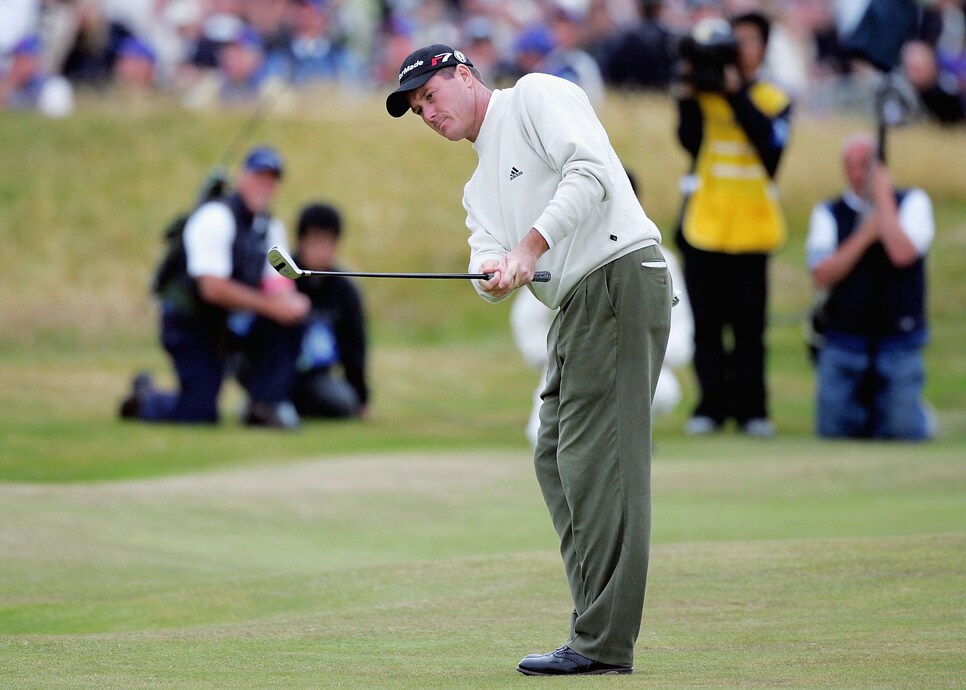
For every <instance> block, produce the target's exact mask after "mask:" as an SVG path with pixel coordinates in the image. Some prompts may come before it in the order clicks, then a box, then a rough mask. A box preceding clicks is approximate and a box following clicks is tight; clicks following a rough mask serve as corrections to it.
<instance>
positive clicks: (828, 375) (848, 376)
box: [816, 342, 934, 441]
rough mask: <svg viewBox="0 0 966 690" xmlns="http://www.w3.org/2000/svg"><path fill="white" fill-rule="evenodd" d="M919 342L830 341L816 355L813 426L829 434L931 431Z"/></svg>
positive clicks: (917, 437)
mask: <svg viewBox="0 0 966 690" xmlns="http://www.w3.org/2000/svg"><path fill="white" fill-rule="evenodd" d="M924 382H925V367H924V365H923V361H922V348H921V347H920V346H919V345H918V344H917V345H897V344H888V345H882V344H875V343H873V344H872V346H870V347H867V348H864V349H855V348H850V347H842V346H840V345H837V344H836V343H834V342H828V343H827V344H826V345H825V346H824V347H822V349H821V351H820V352H819V355H818V404H817V420H816V425H817V432H818V435H819V436H824V437H827V438H877V439H902V440H909V441H921V440H925V439H928V438H931V437H932V436H933V431H934V430H933V422H932V416H931V413H930V412H929V411H928V409H927V408H926V405H925V402H924V401H923V398H922V389H923V384H924Z"/></svg>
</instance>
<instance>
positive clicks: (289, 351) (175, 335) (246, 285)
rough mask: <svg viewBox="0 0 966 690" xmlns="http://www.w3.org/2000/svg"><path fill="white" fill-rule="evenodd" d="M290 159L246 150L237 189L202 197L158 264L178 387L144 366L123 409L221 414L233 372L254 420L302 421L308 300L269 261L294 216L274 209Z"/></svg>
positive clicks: (206, 416) (286, 425)
mask: <svg viewBox="0 0 966 690" xmlns="http://www.w3.org/2000/svg"><path fill="white" fill-rule="evenodd" d="M283 174H284V166H283V163H282V159H281V157H280V156H279V154H278V153H277V152H276V151H275V150H274V149H272V148H269V147H265V146H259V147H254V148H252V149H251V150H250V151H249V152H248V154H247V155H246V156H245V160H244V162H243V164H242V169H241V172H240V174H239V177H238V184H237V190H236V191H235V192H233V193H231V194H230V195H228V196H226V197H220V198H216V199H212V200H210V201H207V202H205V203H203V204H202V205H201V206H200V207H199V208H198V209H197V210H195V211H194V213H192V214H191V215H190V216H189V217H188V219H187V222H186V224H185V225H184V229H183V234H182V236H181V238H180V239H178V240H177V241H176V242H175V244H174V245H173V249H174V251H173V252H172V253H170V254H169V255H168V256H167V257H166V261H165V262H164V264H163V266H164V267H166V269H167V270H163V271H159V274H158V275H159V276H163V279H159V280H156V284H155V291H156V293H157V295H158V297H159V298H160V300H161V343H162V345H163V346H164V348H165V350H166V351H167V352H168V355H169V356H170V357H171V363H172V365H173V367H174V370H175V373H176V375H177V377H178V389H177V390H174V391H162V390H159V389H157V388H155V387H154V384H153V382H152V380H151V377H150V375H148V374H146V373H141V374H138V375H137V376H136V377H135V378H134V381H133V383H132V385H131V391H130V393H129V395H128V396H127V398H125V399H124V400H123V401H122V403H121V406H120V416H121V418H122V419H131V420H139V421H143V422H176V423H182V424H214V423H217V422H218V421H219V418H220V415H219V409H218V397H219V394H220V392H221V386H222V383H223V381H224V379H225V377H226V376H229V375H231V374H234V375H235V377H236V378H237V379H238V381H239V383H241V385H242V386H243V387H244V388H245V390H246V391H247V393H248V398H249V399H248V404H247V407H246V409H245V411H244V413H243V417H242V421H243V423H244V424H245V425H247V426H260V427H270V428H276V429H295V428H297V427H298V425H299V419H298V414H297V413H296V412H295V409H294V407H293V406H292V403H291V396H292V393H293V389H294V385H295V373H296V372H295V358H296V354H297V352H298V348H299V343H300V342H301V338H302V320H303V319H304V318H305V316H306V314H307V313H308V310H309V300H308V298H306V297H305V296H304V295H301V294H299V293H298V292H296V291H295V286H294V285H293V284H292V281H290V280H288V279H286V278H282V277H281V276H280V275H279V274H278V273H277V272H276V271H275V269H273V268H272V266H271V265H270V264H269V263H268V258H267V254H268V250H269V248H270V247H272V246H273V245H278V246H280V247H283V248H286V247H287V246H288V242H287V239H286V234H285V225H284V224H283V223H282V221H281V220H280V219H279V218H277V217H275V216H274V215H273V214H272V211H271V205H272V204H273V203H274V201H275V198H276V195H277V193H278V187H279V183H280V182H281V180H282V176H283Z"/></svg>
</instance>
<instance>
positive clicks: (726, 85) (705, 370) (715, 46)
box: [675, 12, 791, 438]
mask: <svg viewBox="0 0 966 690" xmlns="http://www.w3.org/2000/svg"><path fill="white" fill-rule="evenodd" d="M769 28H770V23H769V21H768V19H767V18H766V17H765V16H764V15H762V14H760V13H757V12H750V13H745V14H741V15H738V16H736V17H734V18H733V19H732V20H731V22H730V25H729V22H727V21H725V20H722V19H716V18H709V19H704V20H702V21H701V22H699V23H698V24H697V25H696V26H695V28H694V31H693V32H692V34H691V35H689V36H688V37H687V38H686V39H684V40H683V41H682V43H681V46H680V51H681V57H682V61H683V64H682V66H681V70H680V74H681V77H682V80H681V81H680V82H679V83H677V84H676V85H675V93H676V96H677V104H678V118H679V119H678V140H679V142H680V144H681V146H682V147H683V148H684V149H685V150H686V151H687V152H688V153H689V154H690V156H691V159H692V163H691V171H690V174H689V175H687V176H686V177H685V178H684V179H683V180H682V190H683V191H684V193H685V197H684V204H683V207H682V212H681V218H680V226H679V229H678V233H677V240H678V246H679V247H680V248H681V251H682V255H683V259H684V276H685V280H686V282H687V287H688V296H689V297H690V299H691V306H692V308H693V310H694V324H695V335H694V370H695V374H696V376H697V379H698V385H699V400H698V404H697V405H696V406H695V408H694V411H693V413H692V416H691V419H690V420H688V423H687V425H686V427H685V431H686V433H688V434H689V435H692V436H698V435H705V434H710V433H713V432H715V431H717V430H718V429H720V428H721V427H722V425H723V424H724V423H725V422H726V421H727V420H729V419H734V420H735V422H736V423H737V424H738V428H739V430H740V431H741V433H744V434H747V435H750V436H757V437H764V438H768V437H771V436H773V435H774V433H775V431H774V426H773V424H772V422H771V419H770V418H769V412H768V395H767V387H766V382H765V357H766V346H765V322H766V314H767V304H768V258H769V255H770V254H771V253H772V252H774V251H775V250H777V249H778V248H779V247H781V246H782V244H783V243H784V241H785V220H784V216H783V215H782V210H781V207H780V206H779V204H778V199H777V189H776V186H775V183H774V179H775V175H776V173H777V171H778V164H779V161H780V160H781V156H782V154H783V153H784V150H785V144H786V143H787V141H788V135H789V126H790V119H791V102H790V100H789V98H788V96H787V95H786V94H785V93H784V92H783V91H782V90H781V89H780V88H778V87H777V86H775V85H774V84H771V83H769V82H767V81H764V80H762V79H760V78H759V70H760V69H761V66H762V63H763V61H764V57H765V50H766V48H767V45H768V36H769Z"/></svg>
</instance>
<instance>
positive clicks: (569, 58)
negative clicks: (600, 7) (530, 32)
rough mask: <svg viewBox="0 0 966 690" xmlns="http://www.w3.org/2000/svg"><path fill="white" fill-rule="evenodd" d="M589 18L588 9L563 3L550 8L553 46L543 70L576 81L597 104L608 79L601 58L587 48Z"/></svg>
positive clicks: (601, 99) (602, 97)
mask: <svg viewBox="0 0 966 690" xmlns="http://www.w3.org/2000/svg"><path fill="white" fill-rule="evenodd" d="M586 21H587V14H586V12H584V11H580V10H578V9H575V8H568V7H566V6H564V5H562V4H557V5H555V6H554V7H552V8H551V9H550V22H549V25H550V31H551V35H552V36H553V50H552V51H551V52H550V54H549V55H547V56H546V58H545V61H544V67H543V71H544V72H546V73H547V74H552V75H554V76H556V77H562V78H564V79H566V80H568V81H572V82H573V83H575V84H576V85H577V86H579V87H580V88H582V89H583V90H584V93H586V94H587V98H589V99H590V102H591V103H592V104H593V105H594V106H595V107H596V106H600V105H601V104H602V103H603V102H604V79H603V77H602V76H601V73H600V67H599V66H598V65H597V61H596V60H595V59H594V58H593V57H591V56H590V53H588V52H587V51H586V50H585V49H584V26H585V24H586Z"/></svg>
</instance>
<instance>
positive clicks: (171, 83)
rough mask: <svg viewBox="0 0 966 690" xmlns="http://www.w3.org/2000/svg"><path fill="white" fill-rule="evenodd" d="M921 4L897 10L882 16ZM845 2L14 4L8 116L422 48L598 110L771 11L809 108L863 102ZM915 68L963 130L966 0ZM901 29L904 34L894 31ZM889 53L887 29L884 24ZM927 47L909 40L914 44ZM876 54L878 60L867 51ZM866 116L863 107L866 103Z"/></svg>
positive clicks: (257, 85)
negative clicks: (689, 48)
mask: <svg viewBox="0 0 966 690" xmlns="http://www.w3.org/2000/svg"><path fill="white" fill-rule="evenodd" d="M890 3H894V4H896V5H900V6H901V5H903V4H906V5H915V3H913V1H912V0H906V1H905V2H902V1H901V0H885V2H879V3H872V5H873V6H876V5H879V6H884V5H887V4H890ZM863 5H867V3H864V2H862V1H861V0H858V1H857V2H842V1H841V0H757V1H755V0H7V1H6V2H4V3H0V75H2V76H0V105H3V106H4V107H37V108H39V109H40V110H41V111H42V112H44V113H46V114H49V115H53V116H57V115H65V114H68V113H69V112H71V110H72V108H73V93H74V91H76V90H78V89H84V90H86V89H91V90H98V91H102V90H104V89H106V88H108V87H111V88H114V89H115V90H123V91H126V92H148V93H151V92H162V93H168V94H173V95H174V96H175V97H177V98H178V99H180V100H181V101H182V102H183V103H184V104H185V105H186V106H188V107H192V108H205V107H212V106H218V105H225V104H244V103H246V102H249V101H253V100H255V99H257V98H258V97H259V95H260V94H263V93H265V92H266V91H267V90H268V89H270V88H271V87H272V86H273V85H279V84H289V85H293V86H294V87H295V90H304V89H308V88H312V87H313V86H318V85H326V84H329V85H331V84H336V85H340V86H341V87H344V88H353V89H363V90H365V89H379V88H383V87H385V86H387V85H391V84H394V83H395V82H396V80H397V75H396V69H397V68H398V65H399V64H400V62H401V60H402V58H403V57H405V56H406V55H407V54H409V53H410V52H411V51H412V50H413V49H414V47H417V46H419V45H424V44H428V43H445V44H449V45H454V46H461V47H462V49H463V50H464V52H466V53H467V54H468V55H469V56H470V57H471V59H472V60H473V62H474V64H475V65H477V66H478V67H479V69H480V71H481V73H482V74H483V76H484V78H485V79H486V80H487V83H488V84H491V85H493V86H496V87H499V86H504V85H509V84H512V83H513V82H514V81H515V79H516V78H517V77H519V76H520V75H521V74H525V73H527V72H533V71H540V72H548V73H552V74H557V75H559V76H564V77H566V78H569V79H571V80H572V81H575V82H577V83H579V84H580V85H581V86H582V87H583V88H584V90H585V91H586V92H587V93H588V95H589V96H590V98H591V100H592V102H595V103H598V102H600V100H601V99H602V98H603V93H604V89H605V87H608V86H609V87H616V88H628V89H656V90H664V89H667V88H668V86H669V85H670V84H671V83H672V81H673V80H674V78H675V65H676V61H677V44H678V41H679V39H680V37H682V36H683V35H686V34H687V33H688V32H689V31H690V29H691V28H692V27H693V26H694V25H695V23H696V22H698V21H699V20H700V19H702V18H704V17H707V16H709V15H722V16H728V15H733V14H736V13H738V12H743V11H747V10H750V9H756V10H759V11H763V12H764V13H765V14H767V15H768V16H769V17H770V18H771V19H772V20H773V31H772V38H771V41H770V44H769V54H768V56H767V60H766V72H767V73H768V74H769V76H770V78H771V79H773V80H774V81H776V83H779V84H781V85H782V87H783V88H784V89H785V90H786V91H787V92H788V93H790V94H791V95H792V96H793V97H794V98H795V99H796V101H797V102H798V103H799V105H800V106H802V105H804V106H805V107H811V108H825V109H828V108H843V107H849V105H850V103H849V100H850V99H854V97H855V95H856V93H860V92H861V89H860V90H857V89H856V88H855V83H854V80H855V79H856V78H858V79H861V78H862V69H861V67H859V68H858V69H857V67H856V63H855V61H853V60H852V59H851V58H852V57H853V55H852V54H850V52H849V50H848V47H847V46H846V45H844V44H843V40H842V38H843V36H844V35H845V34H846V32H847V31H849V30H851V29H853V28H854V25H855V24H856V23H858V22H859V21H860V20H861V17H859V16H857V15H856V12H855V7H862V6H863ZM916 11H917V13H918V20H917V27H916V29H915V32H914V33H913V34H912V35H909V34H906V35H904V36H903V37H902V41H903V43H905V44H906V45H905V46H904V47H903V50H902V53H901V62H900V61H899V60H898V59H897V60H896V63H895V65H889V64H886V65H882V64H874V63H875V57H874V56H873V58H872V60H871V62H872V63H873V68H872V69H871V72H872V73H875V72H876V70H875V69H874V68H878V69H879V70H880V71H886V70H888V69H889V68H892V67H895V69H896V70H897V71H898V70H901V71H902V72H904V74H905V76H906V78H907V80H908V82H909V83H910V84H911V85H912V86H913V87H914V88H915V89H916V90H917V91H918V92H919V93H920V95H921V101H922V105H923V109H924V112H926V113H928V114H931V115H932V116H933V117H934V118H935V119H937V120H938V121H941V122H944V123H953V122H960V121H962V120H963V110H964V108H963V105H964V94H966V20H964V9H963V1H962V0H929V2H922V3H920V4H918V5H916ZM888 28H895V27H888ZM873 30H874V31H876V32H877V33H876V34H875V35H876V36H877V38H876V39H875V40H877V41H879V42H880V43H882V44H883V45H887V44H888V41H887V40H884V39H883V38H881V36H882V29H881V27H880V28H877V29H875V28H874V29H873ZM910 39H911V40H912V42H911V43H909V42H908V41H909V40H910ZM866 57H868V56H866ZM853 105H854V104H853Z"/></svg>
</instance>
